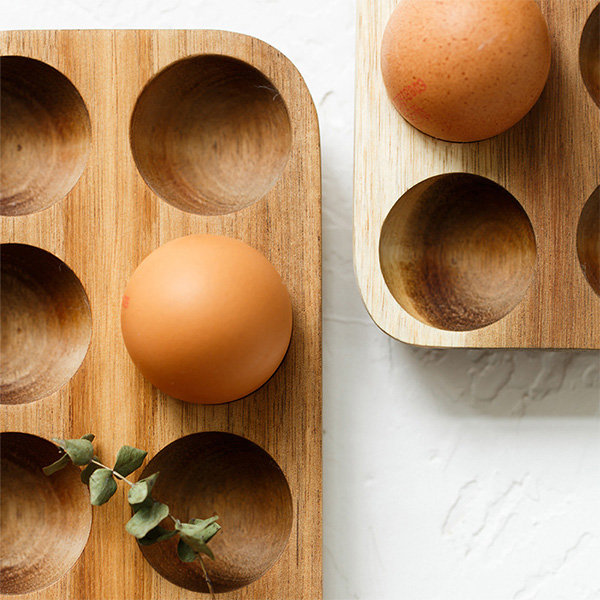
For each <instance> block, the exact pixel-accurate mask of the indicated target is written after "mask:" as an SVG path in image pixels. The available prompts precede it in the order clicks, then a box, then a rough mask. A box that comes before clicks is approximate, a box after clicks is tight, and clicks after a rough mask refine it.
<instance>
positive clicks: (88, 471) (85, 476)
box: [80, 456, 102, 485]
mask: <svg viewBox="0 0 600 600" xmlns="http://www.w3.org/2000/svg"><path fill="white" fill-rule="evenodd" d="M93 459H96V460H98V457H97V456H94V457H93V458H92V460H93ZM101 468H102V467H101V466H100V465H97V464H96V463H93V462H90V463H89V464H88V466H87V467H86V468H85V469H83V471H81V475H80V478H81V483H84V484H85V485H89V484H90V477H91V476H92V473H93V472H94V471H97V470H98V469H101Z"/></svg>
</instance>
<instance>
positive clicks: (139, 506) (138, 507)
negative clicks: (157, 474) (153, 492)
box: [131, 496, 154, 513]
mask: <svg viewBox="0 0 600 600" xmlns="http://www.w3.org/2000/svg"><path fill="white" fill-rule="evenodd" d="M153 504H154V498H152V496H147V497H146V499H145V500H144V501H143V502H137V503H136V504H132V505H131V509H132V510H133V512H134V513H136V512H137V511H138V510H141V509H142V508H149V507H150V506H152V505H153Z"/></svg>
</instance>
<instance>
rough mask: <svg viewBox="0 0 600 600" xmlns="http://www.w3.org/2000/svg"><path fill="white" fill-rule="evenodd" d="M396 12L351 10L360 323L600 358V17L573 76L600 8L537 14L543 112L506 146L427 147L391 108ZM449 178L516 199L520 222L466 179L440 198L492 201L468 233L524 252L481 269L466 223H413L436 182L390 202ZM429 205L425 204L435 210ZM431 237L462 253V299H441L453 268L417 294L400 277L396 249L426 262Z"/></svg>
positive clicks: (434, 340)
mask: <svg viewBox="0 0 600 600" xmlns="http://www.w3.org/2000/svg"><path fill="white" fill-rule="evenodd" d="M396 5H397V1H396V0H358V22H357V23H358V24H357V59H356V121H355V176H354V263H355V270H356V277H357V279H358V283H359V286H360V290H361V293H362V297H363V300H364V302H365V304H366V307H367V310H368V311H369V313H370V314H371V316H372V318H373V320H374V321H375V323H377V325H378V326H379V327H380V328H381V329H382V330H383V331H385V332H386V333H388V334H389V335H391V336H392V337H394V338H396V339H398V340H401V341H404V342H408V343H411V344H416V345H421V346H433V347H488V348H582V349H585V348H600V296H599V294H600V275H599V273H600V233H599V232H598V230H599V228H600V224H599V223H600V216H599V214H600V213H599V212H598V202H599V200H598V194H599V192H598V190H597V186H598V184H599V183H600V118H599V114H600V113H599V111H598V107H597V106H596V105H595V104H594V101H593V99H592V96H591V93H594V88H595V93H596V94H597V93H598V92H597V89H598V75H597V70H598V50H597V49H598V44H599V42H598V25H597V23H598V15H597V13H598V9H596V15H595V19H596V21H595V25H594V22H593V20H592V21H590V25H589V26H588V28H587V34H586V35H585V36H584V38H583V43H582V44H581V55H582V56H581V63H582V69H580V57H579V55H580V40H581V38H582V32H583V31H584V26H585V25H586V21H587V20H588V18H589V17H590V14H591V13H592V10H593V9H594V7H595V6H596V5H597V0H577V1H573V2H563V1H561V0H542V1H541V7H542V10H543V13H544V15H545V17H546V19H547V22H548V26H549V29H550V32H551V36H552V53H553V54H552V67H551V72H550V77H549V81H548V83H547V85H546V88H545V90H544V92H543V94H542V96H541V98H540V100H539V102H538V103H537V104H536V106H535V107H534V108H533V110H532V111H531V112H530V113H529V115H527V117H525V118H524V119H523V120H522V121H521V122H520V123H518V124H517V125H516V126H515V127H513V128H512V129H510V130H509V131H507V132H506V133H504V134H502V135H499V136H497V137H495V138H492V139H489V140H486V141H483V142H479V143H469V144H454V143H448V142H443V141H439V140H436V139H433V138H430V137H428V136H427V135H424V134H422V133H421V132H419V131H418V130H416V129H415V128H413V127H412V126H411V125H409V124H408V123H407V122H406V121H404V120H403V119H402V117H401V116H400V115H399V114H398V113H397V112H396V111H395V109H394V108H393V106H392V103H391V102H390V100H389V99H388V97H387V95H386V91H385V88H384V85H383V81H382V77H381V70H380V66H379V65H380V46H381V39H382V35H383V31H384V29H385V26H386V24H387V21H388V19H389V16H390V15H391V13H392V11H393V9H394V8H395V6H396ZM594 31H595V33H594ZM582 70H583V71H584V72H585V73H586V77H587V85H588V86H589V88H590V92H591V93H590V92H588V90H587V89H586V86H585V84H584V79H583V77H582V73H581V71H582ZM448 173H469V174H475V175H480V176H483V177H485V178H488V179H489V180H492V181H493V182H496V183H497V184H499V185H500V186H502V187H504V188H505V190H507V191H508V192H509V193H510V194H511V195H512V196H513V197H514V198H516V200H518V202H519V203H520V204H521V205H522V207H523V208H524V209H525V212H526V213H527V214H526V215H525V214H524V213H522V211H521V209H520V207H519V206H518V204H517V203H516V202H515V203H513V205H512V206H508V204H507V202H508V203H509V204H510V201H507V200H506V198H504V199H500V200H498V201H497V202H496V200H497V190H496V191H492V192H489V191H485V190H482V188H481V183H482V182H481V180H477V179H475V178H469V177H464V176H462V175H459V176H457V177H456V178H455V179H454V181H452V180H451V179H443V180H442V183H441V188H437V191H439V190H440V189H441V190H442V191H444V192H447V190H448V189H450V188H451V187H452V186H455V188H454V192H456V196H460V193H462V192H465V193H466V194H467V195H469V194H473V195H477V194H481V195H485V194H488V193H490V194H491V195H492V196H494V198H495V199H496V200H494V201H493V202H491V203H490V204H489V206H488V208H487V209H484V208H480V207H483V206H484V203H483V202H482V203H481V204H480V205H479V206H480V207H478V206H477V205H476V204H473V206H472V207H471V208H474V213H475V214H476V216H475V217H474V218H475V224H476V225H484V224H485V222H486V221H489V222H494V221H496V222H500V221H503V220H504V221H505V224H504V225H499V233H500V234H501V235H498V236H497V238H501V237H502V235H509V236H516V237H517V238H519V239H520V240H521V241H522V243H521V242H519V243H517V244H516V245H514V244H513V246H512V248H511V251H512V252H511V253H509V252H507V248H505V247H504V245H503V243H502V240H501V239H500V241H498V239H496V242H492V241H490V243H489V244H488V245H487V246H486V248H487V250H486V251H485V252H487V256H482V255H481V246H477V245H472V244H471V243H470V237H469V236H470V234H471V233H472V230H471V229H469V223H471V224H472V223H473V220H471V221H469V219H466V220H465V221H462V222H461V220H460V219H457V220H456V222H454V223H444V222H443V217H442V216H441V215H442V213H443V211H441V210H438V209H439V208H440V207H439V206H435V202H433V204H432V205H431V209H430V210H429V211H428V210H427V207H425V208H423V206H421V208H420V210H421V213H420V214H417V213H416V212H415V210H414V206H415V203H416V201H417V200H418V199H419V197H421V198H423V197H425V196H423V194H427V193H428V192H427V188H428V187H430V186H431V185H432V184H434V183H435V182H434V181H429V182H428V183H426V184H423V185H422V186H421V187H420V188H418V189H416V190H414V191H413V192H411V194H408V195H407V196H405V197H404V198H403V199H402V200H401V201H399V199H400V198H401V197H402V196H403V195H404V194H405V193H406V192H407V191H408V190H410V189H411V188H413V186H415V185H417V184H419V183H421V182H423V181H424V180H427V179H429V178H431V177H433V176H437V175H441V174H448ZM436 185H440V181H438V182H437V184H436ZM486 185H487V184H486ZM444 186H446V188H445V190H444ZM595 190H596V191H595ZM454 192H452V191H451V192H449V193H448V195H449V196H450V197H452V195H453V193H454ZM501 192H502V191H501ZM436 193H437V192H436ZM436 193H433V194H431V192H430V196H431V198H433V199H434V198H435V195H436ZM428 198H429V196H428ZM588 200H589V202H588ZM454 201H456V202H460V200H459V199H458V198H457V199H456V200H450V203H452V202H454ZM586 202H587V203H588V204H587V208H586V210H583V209H584V205H586ZM397 203H398V204H397ZM392 207H394V210H393V211H392ZM486 211H487V212H486ZM458 212H460V211H458ZM388 215H389V218H388ZM527 216H528V217H529V220H530V222H531V227H529V224H528V222H527V221H528V219H527ZM386 218H387V222H386ZM477 219H479V222H478V221H477ZM384 223H385V227H384ZM502 228H504V229H502ZM382 231H383V235H382ZM434 231H443V232H445V233H446V234H447V235H448V238H449V239H446V240H445V242H448V243H452V244H456V243H457V240H459V239H462V240H464V243H462V242H459V243H460V244H462V246H461V247H456V246H454V247H452V248H451V252H453V253H454V255H453V260H456V262H457V263H458V264H459V267H460V268H462V269H463V270H465V271H468V272H467V273H466V275H465V276H464V278H463V279H464V281H463V286H464V287H463V289H460V290H457V289H446V286H447V284H448V280H447V279H446V276H447V275H448V270H452V268H453V267H451V266H450V267H449V266H447V267H444V268H442V269H440V271H441V272H435V268H434V269H433V270H430V271H429V272H425V273H424V274H422V275H421V277H422V279H421V280H416V281H415V278H414V273H413V274H409V275H406V277H405V274H403V273H402V272H401V271H402V268H401V267H400V266H399V265H400V262H401V258H402V257H400V256H399V254H398V247H397V239H398V237H399V236H404V237H403V239H404V240H409V241H408V245H409V246H410V245H412V246H413V247H412V248H408V251H407V253H408V256H411V253H412V256H413V257H414V256H418V255H419V253H421V254H420V256H423V254H422V253H423V252H424V251H425V250H426V248H427V247H429V248H430V247H431V245H435V244H436V243H437V242H438V241H439V242H440V243H441V242H442V241H443V240H436V239H433V237H435V233H433V232H434ZM578 231H579V234H578ZM531 232H532V233H533V236H531ZM492 233H493V232H492ZM426 236H428V237H427V238H426ZM432 236H433V237H432ZM528 236H529V237H528ZM450 238H451V239H450ZM533 238H535V243H533V244H532V243H531V242H532V240H533ZM513 239H514V238H513ZM519 244H520V245H519ZM484 245H485V244H484ZM404 251H405V252H406V247H405V248H404ZM501 257H502V258H501ZM403 258H404V259H405V260H406V255H405V256H404V257H403ZM580 258H581V263H580ZM500 259H501V260H503V261H504V263H503V264H504V265H505V266H506V265H508V268H510V269H514V270H516V271H517V273H516V276H515V277H512V280H511V283H510V285H509V286H508V287H507V288H506V289H503V288H502V286H501V285H499V284H498V281H497V280H496V279H495V277H494V276H493V275H490V273H494V268H493V266H494V261H496V263H495V264H496V265H497V264H498V260H500ZM409 262H410V260H409ZM453 264H456V263H453ZM524 264H525V267H524V266H523V265H524ZM527 265H529V266H531V267H532V268H531V270H529V271H528V270H527ZM490 266H491V267H492V268H490V269H488V268H487V267H490ZM444 269H448V270H446V271H445V270H444ZM519 269H523V273H520V272H519V271H518V270H519ZM584 269H585V270H586V272H587V277H588V279H589V281H588V279H586V276H585V275H584ZM383 271H385V272H386V275H385V277H384V273H383ZM425 271H426V270H425ZM499 271H501V267H499V268H498V269H497V271H496V274H497V275H498V277H500V276H502V273H501V272H500V273H499ZM531 273H532V275H530V274H531ZM450 277H452V275H451V276H450ZM450 277H449V278H450ZM411 278H412V279H411ZM427 278H429V279H427ZM449 278H448V279H449ZM469 278H470V279H469ZM426 279H427V280H426ZM386 280H387V282H388V283H386ZM469 282H470V283H472V284H473V288H472V289H469V288H468V286H469V285H470V284H469ZM388 284H389V285H388ZM450 284H451V285H452V282H450ZM451 285H450V287H451ZM593 286H594V287H595V289H594V287H593ZM486 288H487V289H486ZM482 289H483V292H484V293H483V295H484V299H483V301H482V299H481V297H480V295H481V294H480V292H481V291H482ZM453 294H454V297H452V295H453ZM396 298H398V299H399V301H397V299H396ZM415 298H416V300H415ZM486 302H487V304H486ZM415 304H417V305H418V306H415Z"/></svg>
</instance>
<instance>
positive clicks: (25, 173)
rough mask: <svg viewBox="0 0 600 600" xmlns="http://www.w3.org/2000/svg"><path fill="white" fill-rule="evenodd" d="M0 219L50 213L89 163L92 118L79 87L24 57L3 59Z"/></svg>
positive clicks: (0, 69) (0, 71) (0, 75)
mask: <svg viewBox="0 0 600 600" xmlns="http://www.w3.org/2000/svg"><path fill="white" fill-rule="evenodd" d="M0 103H1V105H2V111H1V123H0V131H1V132H2V134H1V136H0V138H1V144H0V147H1V161H0V162H1V164H2V169H1V174H0V214H1V215H6V216H18V215H26V214H30V213H34V212H38V211H41V210H44V209H45V208H48V207H49V206H51V205H52V204H54V203H55V202H57V201H58V200H61V199H62V198H64V197H65V196H66V195H67V194H68V193H69V192H70V191H71V189H72V188H73V186H74V185H75V183H76V182H77V180H78V179H79V177H80V176H81V173H82V172H83V169H84V167H85V164H86V162H87V157H88V153H89V149H90V139H91V125H90V117H89V114H88V111H87V108H86V106H85V103H84V102H83V99H82V98H81V95H80V94H79V92H78V91H77V89H76V88H75V87H74V85H73V84H72V83H71V82H70V81H69V80H68V79H67V78H66V77H65V76H64V75H63V74H62V73H60V72H59V71H57V70H56V69H55V68H53V67H51V66H50V65H47V64H45V63H43V62H40V61H39V60H34V59H32V58H26V57H24V56H2V57H0Z"/></svg>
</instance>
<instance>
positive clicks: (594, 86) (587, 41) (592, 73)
mask: <svg viewBox="0 0 600 600" xmlns="http://www.w3.org/2000/svg"><path fill="white" fill-rule="evenodd" d="M579 66H580V68H581V75H582V77H583V81H584V83H585V85H586V87H587V89H588V91H589V93H590V95H591V96H592V98H593V99H594V102H595V103H596V104H598V105H599V106H600V4H598V5H597V6H596V8H595V9H594V10H593V11H592V14H591V15H590V17H589V19H588V20H587V22H586V24H585V27H584V28H583V33H582V34H581V41H580V44H579Z"/></svg>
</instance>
